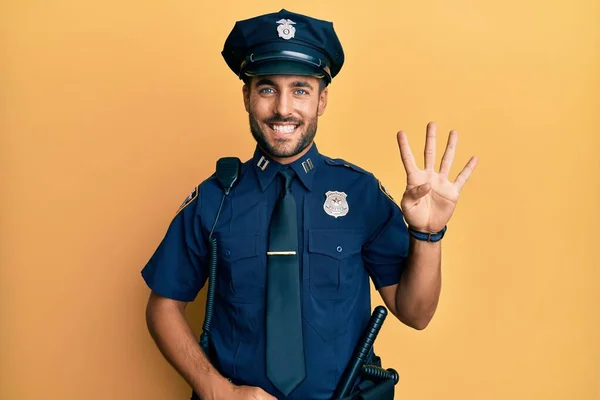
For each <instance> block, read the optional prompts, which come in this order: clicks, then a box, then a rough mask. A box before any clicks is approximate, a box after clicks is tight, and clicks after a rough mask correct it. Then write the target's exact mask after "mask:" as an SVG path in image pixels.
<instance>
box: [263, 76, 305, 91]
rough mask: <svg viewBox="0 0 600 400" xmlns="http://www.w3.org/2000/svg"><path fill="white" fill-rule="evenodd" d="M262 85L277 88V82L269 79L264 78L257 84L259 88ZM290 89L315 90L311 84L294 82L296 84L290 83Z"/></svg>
mask: <svg viewBox="0 0 600 400" xmlns="http://www.w3.org/2000/svg"><path fill="white" fill-rule="evenodd" d="M262 85H266V86H277V85H276V84H275V82H273V81H272V80H271V79H267V78H262V79H260V80H259V81H257V82H256V86H257V87H258V86H262ZM290 87H300V88H309V89H310V90H313V87H312V85H311V84H310V83H308V82H307V81H294V82H292V83H290Z"/></svg>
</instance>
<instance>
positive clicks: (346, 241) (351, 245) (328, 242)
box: [308, 229, 363, 260]
mask: <svg viewBox="0 0 600 400" xmlns="http://www.w3.org/2000/svg"><path fill="white" fill-rule="evenodd" d="M362 245H363V232H362V231H359V230H345V229H311V230H309V237H308V251H309V252H311V253H319V254H325V255H327V256H329V257H333V258H335V259H338V260H343V259H344V258H346V257H350V256H351V255H353V254H356V253H360V252H361V250H362Z"/></svg>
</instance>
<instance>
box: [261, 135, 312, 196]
mask: <svg viewBox="0 0 600 400" xmlns="http://www.w3.org/2000/svg"><path fill="white" fill-rule="evenodd" d="M320 157H321V154H320V153H319V150H318V149H317V144H316V143H314V142H313V144H312V146H311V147H310V149H309V150H308V151H307V152H306V154H304V155H303V156H302V157H301V158H299V159H297V160H296V161H294V162H293V163H291V164H287V165H282V164H280V163H278V162H277V161H274V160H273V159H272V158H271V157H270V156H269V155H268V154H267V153H265V152H264V151H263V150H262V149H261V148H260V147H258V145H257V146H256V149H255V150H254V156H253V157H252V163H253V164H254V171H255V172H256V177H257V178H258V182H259V183H260V188H261V189H262V191H263V192H264V191H265V190H266V189H267V187H269V185H270V184H271V181H273V178H275V176H276V175H277V172H278V171H279V170H280V169H283V168H285V167H286V166H288V167H290V168H293V169H294V172H296V176H297V177H298V179H299V180H300V182H302V184H303V185H304V186H305V187H306V189H308V190H312V184H313V181H314V177H315V171H316V169H317V165H318V162H317V161H318V160H319V159H320Z"/></svg>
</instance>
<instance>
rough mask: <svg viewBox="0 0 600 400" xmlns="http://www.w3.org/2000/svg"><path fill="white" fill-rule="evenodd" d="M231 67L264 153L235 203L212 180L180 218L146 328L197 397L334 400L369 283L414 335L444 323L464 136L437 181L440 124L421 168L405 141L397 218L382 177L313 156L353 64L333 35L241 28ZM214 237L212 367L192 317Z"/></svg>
mask: <svg viewBox="0 0 600 400" xmlns="http://www.w3.org/2000/svg"><path fill="white" fill-rule="evenodd" d="M222 55H223V57H224V59H225V61H226V63H227V65H228V66H229V67H230V68H231V70H232V71H233V72H234V73H235V74H236V75H237V76H238V77H239V78H240V79H242V80H243V81H244V85H243V98H244V104H245V108H246V111H247V112H248V115H249V121H250V130H251V132H252V135H253V136H254V138H255V139H256V141H257V146H256V150H255V153H254V156H253V157H252V158H251V159H250V160H249V161H247V162H245V163H244V164H243V165H242V167H241V172H240V174H239V176H238V177H237V180H236V182H235V185H234V186H233V188H232V189H231V191H230V192H228V195H227V196H224V189H223V188H222V187H221V186H220V185H219V183H218V180H217V179H216V177H215V176H212V177H210V178H208V179H206V180H205V181H204V182H202V183H201V184H200V185H199V186H198V187H196V188H195V189H194V190H193V191H192V193H191V194H190V196H189V197H188V198H187V199H186V200H185V201H184V203H183V204H182V205H181V207H180V209H179V211H178V213H177V214H176V216H175V217H174V219H173V221H172V223H171V225H170V227H169V229H168V232H167V234H166V236H165V238H164V239H163V241H162V242H161V244H160V246H159V247H158V249H157V250H156V252H155V254H154V255H153V256H152V258H151V259H150V261H149V262H148V264H147V265H146V266H145V268H144V269H143V271H142V275H143V277H144V279H145V281H146V282H147V284H148V286H149V287H150V288H151V289H152V293H151V296H150V299H149V301H148V307H147V321H148V326H149V330H150V332H151V334H152V336H153V338H154V340H155V342H156V343H157V346H158V347H159V349H160V351H161V352H162V354H163V355H164V356H165V358H166V359H167V360H168V361H169V362H170V363H171V365H173V366H174V368H175V369H176V370H177V371H178V372H179V373H180V374H181V375H182V376H183V377H184V378H185V379H186V381H187V382H188V383H189V384H190V385H191V387H192V388H193V396H192V398H194V399H197V398H201V399H204V400H209V399H228V400H231V399H276V398H277V399H323V400H324V399H330V398H331V397H332V394H333V392H334V390H335V388H336V385H337V384H338V381H339V380H340V376H341V374H342V373H343V371H344V367H345V366H346V364H347V363H348V360H349V358H350V357H351V355H352V352H353V349H354V346H355V345H356V343H357V341H358V340H359V337H360V335H361V333H362V330H363V329H364V327H365V325H366V324H367V322H368V320H369V317H370V312H371V303H370V285H369V284H370V280H369V279H371V280H372V281H373V283H374V285H375V287H376V289H377V290H378V291H379V293H380V295H381V297H382V299H383V301H384V302H385V304H386V306H387V308H388V309H389V310H390V312H391V313H392V314H393V315H394V316H396V317H397V318H398V320H400V321H401V322H403V323H404V324H406V325H408V326H410V327H413V328H415V329H424V328H425V327H426V326H427V324H428V323H429V321H430V320H431V318H432V317H433V315H434V312H435V310H436V306H437V302H438V298H439V294H440V285H441V277H440V269H441V266H440V264H441V261H440V255H441V242H440V239H441V238H442V237H443V236H444V233H445V230H446V224H447V222H448V221H449V219H450V217H451V215H452V213H453V211H454V208H455V205H456V202H457V200H458V196H459V191H460V189H461V187H462V186H463V185H464V184H465V182H466V181H467V179H468V177H469V175H470V174H471V172H472V171H473V169H474V168H475V165H476V159H475V158H472V159H471V160H470V161H469V163H468V164H467V166H466V167H465V168H464V169H463V171H462V172H461V173H460V174H459V175H458V177H457V178H456V180H455V181H454V182H451V181H450V180H448V176H447V175H448V171H449V170H450V166H451V164H452V160H453V156H454V152H455V148H456V142H457V134H456V133H455V132H451V133H450V136H449V140H448V146H447V148H446V151H445V153H444V155H443V158H442V161H441V166H440V169H439V172H435V171H434V161H435V160H434V158H435V140H436V130H435V125H434V124H429V125H428V126H427V141H426V145H425V168H424V169H423V170H420V169H418V168H417V165H416V162H415V160H414V157H413V155H412V152H411V149H410V148H409V145H408V140H407V137H406V135H405V134H404V133H402V132H400V133H399V134H398V144H399V148H400V152H401V158H402V162H403V165H404V167H405V169H406V172H407V189H406V192H405V193H404V195H403V197H402V199H401V202H400V206H398V205H397V204H396V203H395V202H394V201H393V199H392V198H391V197H390V196H389V194H388V193H387V192H386V190H385V189H384V188H383V186H382V185H381V183H380V182H379V181H378V180H377V179H376V178H375V177H374V176H373V175H372V174H371V173H369V172H366V171H364V170H362V169H361V168H359V167H357V166H354V165H352V164H350V163H347V162H345V161H343V160H339V159H331V158H329V157H326V156H324V155H322V154H320V153H319V151H318V149H317V147H316V144H315V142H314V137H315V134H316V131H317V121H318V117H319V116H321V115H323V113H324V112H325V109H326V106H327V95H328V89H329V84H330V83H331V80H332V79H333V78H334V77H335V76H336V75H337V74H338V73H339V72H340V70H341V67H342V65H343V62H344V53H343V50H342V46H341V44H340V42H339V40H338V38H337V35H336V33H335V31H334V29H333V25H332V24H331V23H330V22H326V21H321V20H318V19H314V18H311V17H308V16H304V15H300V14H295V13H291V12H288V11H286V10H281V11H280V12H278V13H273V14H267V15H262V16H258V17H255V18H251V19H248V20H244V21H239V22H237V23H236V24H235V26H234V28H233V30H232V31H231V33H230V35H229V37H228V38H227V40H226V42H225V46H224V49H223V52H222ZM217 215H218V218H217ZM407 225H408V226H407ZM209 237H214V238H216V240H217V243H218V246H217V249H218V251H217V258H218V268H217V278H216V282H215V290H216V296H215V303H214V309H215V313H214V315H213V319H212V326H211V350H210V354H209V356H210V359H209V358H208V357H207V356H206V355H205V354H204V352H203V351H202V349H201V347H200V346H199V345H198V343H197V341H196V338H195V335H194V333H193V332H192V330H191V329H190V326H189V324H188V323H187V321H186V319H185V315H184V309H185V307H186V304H187V303H188V302H190V301H193V300H194V298H195V297H196V295H197V293H198V292H199V291H200V290H201V288H202V287H203V286H204V284H205V282H206V279H207V276H208V263H209V256H210V255H209V244H208V242H209Z"/></svg>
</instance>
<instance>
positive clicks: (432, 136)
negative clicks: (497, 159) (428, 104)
mask: <svg viewBox="0 0 600 400" xmlns="http://www.w3.org/2000/svg"><path fill="white" fill-rule="evenodd" d="M397 139H398V147H399V148H400V156H401V159H402V163H403V164H404V169H405V170H406V173H407V175H410V174H411V173H414V172H416V171H417V170H418V166H417V163H416V161H415V158H414V155H413V152H412V150H411V148H410V145H409V143H408V137H407V135H406V133H404V132H403V131H400V132H398V135H397ZM457 143H458V133H457V132H456V131H455V130H451V131H450V134H449V136H448V142H447V144H446V149H445V151H444V154H443V156H442V160H441V162H440V171H439V174H440V175H441V176H444V177H447V175H448V173H449V172H450V168H451V167H452V163H453V162H454V154H455V152H456V146H457ZM435 152H436V125H435V122H430V123H428V124H427V133H426V138H425V151H424V156H425V169H426V170H431V171H433V169H434V168H433V166H434V164H435ZM476 165H477V158H476V157H471V159H470V160H469V162H468V163H467V165H465V167H464V168H463V170H462V171H461V172H460V173H459V174H458V176H457V177H456V179H455V180H454V184H455V185H456V187H457V188H458V189H459V190H460V189H461V188H462V187H463V186H464V185H465V183H466V182H467V180H468V179H469V177H470V176H471V174H472V173H473V170H474V169H475V166H476Z"/></svg>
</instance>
